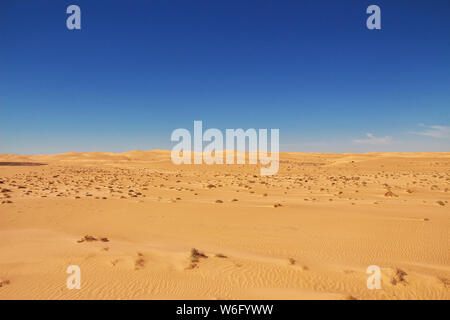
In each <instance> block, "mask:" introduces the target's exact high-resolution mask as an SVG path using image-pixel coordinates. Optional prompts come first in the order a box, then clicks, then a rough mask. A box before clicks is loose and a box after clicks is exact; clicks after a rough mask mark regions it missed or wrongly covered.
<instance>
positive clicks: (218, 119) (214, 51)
mask: <svg viewBox="0 0 450 320" xmlns="http://www.w3.org/2000/svg"><path fill="white" fill-rule="evenodd" d="M71 4H76V5H78V6H80V8H81V30H68V29H67V28H66V19H67V17H68V14H67V13H66V8H67V7H68V6H69V5H71ZM371 4H377V5H378V6H380V8H381V27H382V29H381V30H368V29H367V28H366V19H367V17H368V16H369V15H368V14H366V8H367V7H368V6H369V5H371ZM449 110H450V1H449V0H434V1H429V0H420V1H414V0H395V1H394V0H389V1H384V0H370V1H365V0H340V1H338V0H327V1H323V0H310V1H301V0H296V1H286V0H226V1H225V0H148V1H144V0H139V1H138V0H127V1H114V0H107V1H102V0H95V1H94V0H86V1H84V0H70V1H65V0H53V1H52V0H47V1H44V0H1V1H0V115H1V117H0V153H20V154H47V153H60V152H69V151H113V152H123V151H129V150H134V149H141V150H150V149H171V148H172V146H173V145H174V144H175V143H173V142H171V141H170V134H171V132H172V131H173V130H174V129H176V128H187V129H190V130H192V128H193V121H194V120H202V121H203V125H204V127H205V128H212V127H214V128H218V129H221V130H225V129H226V128H244V129H247V128H257V129H258V128H279V129H280V148H281V150H282V151H305V152H372V151H450V115H449V114H450V113H449Z"/></svg>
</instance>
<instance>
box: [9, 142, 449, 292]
mask: <svg viewBox="0 0 450 320" xmlns="http://www.w3.org/2000/svg"><path fill="white" fill-rule="evenodd" d="M0 161H1V162H16V163H17V162H23V163H22V165H18V166H11V165H10V164H9V165H0V191H1V193H0V202H1V204H0V299H355V298H356V299H450V203H449V200H450V191H449V189H450V153H373V154H303V153H281V154H280V170H279V172H278V174H276V175H274V176H260V175H259V168H258V167H257V166H255V165H215V166H214V165H213V166H210V165H181V166H175V165H173V164H172V163H171V161H170V153H169V152H168V151H148V152H142V151H133V152H126V153H121V154H114V153H68V154H61V155H52V156H16V155H0ZM28 162H34V163H45V164H46V165H36V166H28V165H26V164H27V163H28ZM69 265H78V266H79V267H80V269H81V289H80V290H76V289H74V290H69V289H68V288H67V287H66V279H67V277H68V276H69V275H68V274H67V273H66V269H67V267H68V266H69ZM369 265H377V266H379V267H380V268H381V271H382V283H381V286H382V287H381V289H379V290H369V289H368V288H367V285H366V280H367V278H368V276H369V275H368V274H366V269H367V267H368V266H369Z"/></svg>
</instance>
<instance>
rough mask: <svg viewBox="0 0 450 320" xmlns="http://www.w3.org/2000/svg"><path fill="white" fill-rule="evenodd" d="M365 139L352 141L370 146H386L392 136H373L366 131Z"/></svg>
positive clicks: (390, 141)
mask: <svg viewBox="0 0 450 320" xmlns="http://www.w3.org/2000/svg"><path fill="white" fill-rule="evenodd" d="M366 136H367V138H366V139H355V140H353V143H356V144H366V145H371V146H388V145H390V144H392V138H391V137H389V136H386V137H380V138H378V137H375V136H374V135H373V134H372V133H366Z"/></svg>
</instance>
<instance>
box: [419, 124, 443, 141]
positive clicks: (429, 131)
mask: <svg viewBox="0 0 450 320" xmlns="http://www.w3.org/2000/svg"><path fill="white" fill-rule="evenodd" d="M420 126H421V127H424V128H426V129H425V130H424V131H413V132H411V133H412V134H417V135H420V136H426V137H432V138H437V139H449V138H450V127H448V126H440V125H432V126H427V125H424V124H420Z"/></svg>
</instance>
